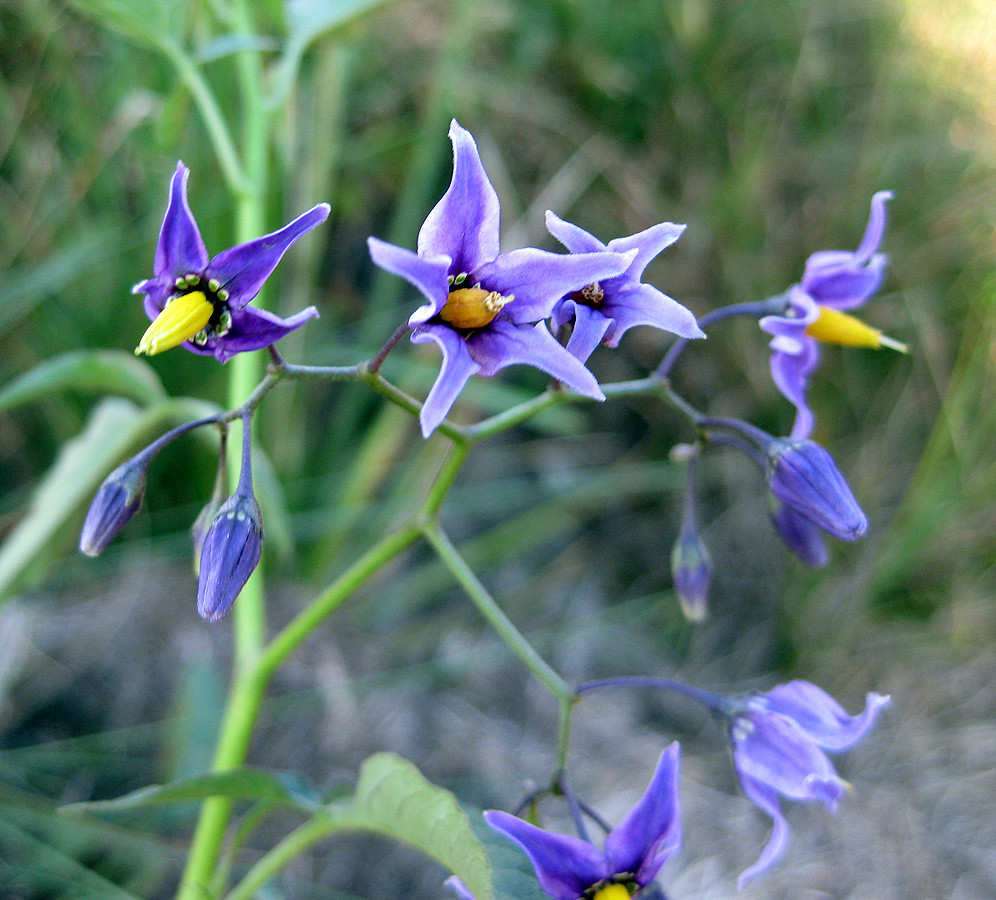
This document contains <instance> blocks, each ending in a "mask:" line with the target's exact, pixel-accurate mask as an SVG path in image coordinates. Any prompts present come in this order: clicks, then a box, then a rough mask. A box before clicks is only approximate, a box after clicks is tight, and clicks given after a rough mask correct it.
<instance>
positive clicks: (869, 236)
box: [854, 191, 892, 263]
mask: <svg viewBox="0 0 996 900" xmlns="http://www.w3.org/2000/svg"><path fill="white" fill-rule="evenodd" d="M891 199H892V191H878V193H876V194H875V195H874V196H873V197H872V199H871V214H870V215H869V216H868V226H867V227H866V228H865V234H864V237H862V238H861V244H860V245H859V246H858V249H857V250H855V251H854V259H855V262H859V263H862V262H866V261H867V260H869V259H871V256H872V254H873V253H874V252H875V251H876V250H878V247H879V244H881V243H882V236H883V235H884V234H885V204H886V203H887V202H888V201H889V200H891Z"/></svg>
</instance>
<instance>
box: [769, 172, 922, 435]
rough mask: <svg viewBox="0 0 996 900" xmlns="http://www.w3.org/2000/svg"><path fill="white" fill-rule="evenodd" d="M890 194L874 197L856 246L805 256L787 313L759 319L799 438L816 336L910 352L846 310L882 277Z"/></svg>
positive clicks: (805, 421) (809, 416)
mask: <svg viewBox="0 0 996 900" xmlns="http://www.w3.org/2000/svg"><path fill="white" fill-rule="evenodd" d="M891 198H892V193H891V192H890V191H879V192H878V193H877V194H875V196H874V197H872V201H871V216H870V217H869V219H868V227H867V229H866V230H865V234H864V237H863V238H862V239H861V244H860V245H859V246H858V249H857V250H855V251H854V252H853V253H852V252H850V251H845V250H825V251H821V252H819V253H814V254H813V255H812V256H810V257H809V259H808V260H807V261H806V268H805V271H804V272H803V276H802V281H801V282H800V283H799V284H797V285H795V286H793V287H792V288H791V289H790V290H789V292H788V295H787V300H788V309H787V310H786V312H785V314H784V315H779V316H766V317H765V318H763V319H761V327H762V328H763V329H764V330H765V331H767V332H768V333H769V334H772V335H774V338H773V340H772V341H771V350H772V354H771V375H772V378H773V379H774V381H775V384H776V385H777V387H778V389H779V390H780V391H781V392H782V394H784V395H785V397H786V398H788V399H789V400H790V401H791V402H792V403H793V404H794V405H795V407H796V410H797V412H796V419H795V425H794V426H793V428H792V437H793V438H795V439H801V438H805V437H809V435H810V433H811V432H812V430H813V413H812V411H811V410H810V409H809V406H808V405H807V403H806V388H807V386H808V383H809V376H810V374H811V373H812V372H813V370H814V369H815V368H816V365H817V363H818V362H819V348H818V345H817V342H818V341H824V342H826V343H834V344H846V345H849V346H856V347H872V348H878V347H883V346H884V347H891V348H893V349H896V350H900V351H902V352H906V347H905V346H904V345H903V344H900V343H899V342H897V341H894V340H892V339H891V338H888V337H886V336H884V335H883V334H882V333H881V332H880V331H878V330H877V329H874V328H871V327H869V326H868V325H865V324H864V323H863V322H861V321H860V320H859V319H856V318H854V317H853V316H851V315H848V314H847V313H846V312H845V311H846V310H851V309H855V308H856V307H859V306H861V305H862V304H863V303H864V302H865V301H866V300H868V298H869V297H871V295H872V294H874V293H875V291H877V290H878V289H879V286H880V285H881V283H882V276H883V273H884V270H885V263H886V257H885V255H884V254H882V253H878V252H876V251H877V250H878V246H879V244H880V243H881V242H882V235H883V233H884V232H885V204H886V201H888V200H890V199H891Z"/></svg>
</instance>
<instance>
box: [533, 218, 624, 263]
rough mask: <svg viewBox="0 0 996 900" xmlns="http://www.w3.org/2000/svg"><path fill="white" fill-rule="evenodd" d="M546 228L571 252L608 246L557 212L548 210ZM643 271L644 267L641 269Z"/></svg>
mask: <svg viewBox="0 0 996 900" xmlns="http://www.w3.org/2000/svg"><path fill="white" fill-rule="evenodd" d="M546 230H547V231H549V232H550V234H552V235H553V236H554V237H555V238H556V239H557V240H558V241H560V243H561V244H563V245H564V246H565V247H566V248H567V249H568V250H569V251H570V252H571V253H599V252H604V251H605V250H607V249H608V248H607V247H606V246H605V244H603V243H602V242H601V241H600V240H599V239H598V238H597V237H595V236H594V235H593V234H589V233H588V232H587V231H585V230H584V229H583V228H579V227H578V226H577V225H573V224H572V223H570V222H568V221H566V220H564V219H561V218H560V216H558V215H557V214H556V213H553V212H550V210H547V211H546ZM641 271H642V269H641Z"/></svg>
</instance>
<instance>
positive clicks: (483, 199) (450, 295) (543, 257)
mask: <svg viewBox="0 0 996 900" xmlns="http://www.w3.org/2000/svg"><path fill="white" fill-rule="evenodd" d="M450 140H451V141H452V142H453V179H452V181H451V182H450V186H449V188H448V189H447V191H446V193H445V194H443V196H442V198H441V199H440V201H439V202H438V203H437V204H436V205H435V207H433V209H432V211H431V212H430V213H429V215H428V216H427V217H426V220H425V222H424V223H423V224H422V228H421V229H420V231H419V234H418V252H417V253H413V252H412V251H411V250H407V249H405V248H403V247H396V246H394V245H393V244H388V243H385V242H384V241H381V240H378V239H377V238H373V237H372V238H370V239H369V241H368V244H369V247H370V255H371V256H372V257H373V261H374V262H375V263H376V264H377V265H378V266H380V267H381V268H383V269H386V270H387V271H388V272H392V273H393V274H395V275H400V276H401V277H402V278H404V279H406V280H407V281H409V282H411V284H413V285H414V286H415V287H417V288H418V289H419V290H420V291H421V292H422V294H423V295H424V296H425V297H426V299H427V300H428V302H427V303H426V304H424V305H423V306H421V307H419V308H418V309H417V310H415V312H414V313H412V315H411V317H410V318H409V320H408V324H409V325H411V326H412V328H413V329H414V331H413V332H412V337H411V339H412V342H413V343H416V344H425V343H429V342H432V343H435V344H436V345H438V347H439V349H440V351H441V352H442V354H443V364H442V368H441V369H440V371H439V377H438V378H437V379H436V382H435V384H434V385H433V386H432V389H431V390H430V391H429V395H428V397H426V400H425V404H424V405H423V407H422V412H421V415H420V416H419V420H420V422H421V425H422V433H423V434H424V435H425V436H426V437H428V436H429V435H430V434H431V433H432V431H433V430H434V429H435V428H436V426H437V425H439V423H440V422H441V421H442V420H443V419H444V418H445V417H446V414H447V413H448V412H449V410H450V408H451V407H452V406H453V403H454V402H455V401H456V398H457V396H458V395H459V393H460V391H461V390H462V389H463V386H464V385H465V384H466V383H467V379H469V378H470V376H471V375H475V374H479V375H485V376H488V377H490V376H492V375H494V374H495V373H496V372H497V371H498V370H499V369H502V368H504V367H505V366H510V365H514V364H516V363H523V364H525V365H530V366H535V367H536V368H538V369H542V370H543V371H544V372H547V373H549V374H550V375H552V376H553V377H554V378H556V379H558V380H559V381H562V382H563V383H564V384H566V385H568V386H569V387H571V388H572V389H574V390H575V391H577V392H578V393H581V394H585V395H586V396H589V397H595V398H597V399H599V400H602V399H604V396H603V395H602V391H601V389H600V388H599V387H598V382H597V381H596V380H595V377H594V376H593V375H592V374H591V372H589V371H588V370H587V369H586V368H585V367H584V366H583V365H582V364H581V363H580V362H578V360H577V359H575V358H574V356H572V355H571V354H570V353H568V352H567V350H565V349H564V348H563V347H561V346H560V344H558V343H557V341H556V340H555V339H554V338H553V335H551V334H550V332H549V330H548V329H547V327H546V325H545V324H544V323H543V320H544V319H546V318H547V317H548V316H549V315H550V312H551V311H552V309H553V306H554V304H555V303H556V302H557V301H558V300H559V299H560V298H561V297H563V296H564V295H565V294H569V293H571V292H572V291H577V290H581V289H582V288H583V287H585V285H588V284H592V283H593V282H600V281H604V280H605V279H607V278H611V277H612V276H614V275H619V274H620V273H622V272H623V271H624V270H625V269H626V268H627V266H629V265H630V263H631V262H632V260H633V258H634V257H635V255H636V251H635V250H633V251H631V252H630V253H629V254H620V253H584V254H576V255H575V254H557V253H548V252H546V251H544V250H536V249H533V248H526V249H522V250H512V251H511V252H509V253H501V254H499V252H498V235H499V228H498V219H499V213H500V210H499V206H498V194H497V193H496V192H495V189H494V186H493V185H492V184H491V181H490V180H489V179H488V175H487V173H486V172H485V171H484V166H483V164H482V163H481V157H480V154H479V153H478V150H477V144H476V143H475V142H474V138H473V137H472V136H471V134H470V132H469V131H467V130H465V129H464V128H461V127H460V125H459V124H458V123H457V122H456V120H454V121H453V122H452V123H451V124H450Z"/></svg>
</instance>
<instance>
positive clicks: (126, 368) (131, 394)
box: [0, 350, 166, 413]
mask: <svg viewBox="0 0 996 900" xmlns="http://www.w3.org/2000/svg"><path fill="white" fill-rule="evenodd" d="M67 389H71V390H78V391H87V392H93V393H98V394H117V395H119V396H121V397H127V398H128V399H129V400H134V401H135V402H136V403H138V404H141V405H143V406H144V405H147V404H149V403H152V402H154V401H156V400H162V399H164V398H165V396H166V391H165V390H164V389H163V385H162V382H161V381H160V380H159V376H158V375H157V374H156V373H155V370H154V369H153V368H152V367H151V366H150V365H149V364H148V363H147V362H145V361H144V360H141V359H137V358H136V357H135V356H133V355H132V354H131V353H125V352H124V351H120V350H83V351H78V352H72V353H64V354H62V355H61V356H56V357H54V358H53V359H48V360H46V361H45V362H43V363H41V365H38V366H36V367H35V368H33V369H32V370H31V371H30V372H25V373H24V374H23V375H22V376H21V377H20V378H17V379H15V380H14V381H12V382H11V383H10V384H7V385H5V386H4V387H3V388H0V413H3V412H9V411H10V410H11V409H14V408H15V407H17V406H23V405H24V404H25V403H31V402H33V401H35V400H39V399H41V398H42V397H46V396H48V395H49V394H54V393H56V392H58V391H63V390H67Z"/></svg>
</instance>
